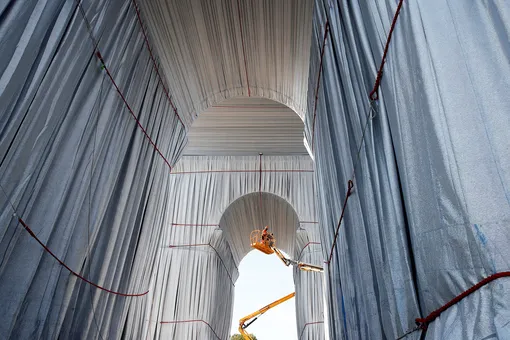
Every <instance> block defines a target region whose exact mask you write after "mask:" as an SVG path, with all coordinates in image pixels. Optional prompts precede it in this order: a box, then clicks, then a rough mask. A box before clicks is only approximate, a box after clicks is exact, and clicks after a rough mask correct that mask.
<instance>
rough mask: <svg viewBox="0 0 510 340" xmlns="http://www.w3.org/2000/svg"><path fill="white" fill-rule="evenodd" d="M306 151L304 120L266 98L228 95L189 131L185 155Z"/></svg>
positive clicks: (273, 153)
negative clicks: (227, 97)
mask: <svg viewBox="0 0 510 340" xmlns="http://www.w3.org/2000/svg"><path fill="white" fill-rule="evenodd" d="M259 153H263V154H264V155H305V154H307V151H306V149H305V147H304V145H303V122H302V121H301V119H300V118H299V116H298V115H297V114H296V113H295V112H294V111H292V110H291V109H290V108H288V107H287V106H285V105H283V104H280V103H277V102H275V101H272V100H269V99H265V98H253V97H251V98H249V97H240V98H234V99H228V100H226V101H223V102H221V103H220V104H218V105H213V106H212V107H210V108H208V109H207V110H206V111H204V112H203V113H202V114H200V116H199V117H198V119H196V120H195V122H194V123H193V125H192V126H191V128H190V129H189V131H188V145H187V146H186V148H185V149H184V155H196V156H199V155H231V156H237V155H258V154H259Z"/></svg>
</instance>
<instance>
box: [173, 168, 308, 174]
mask: <svg viewBox="0 0 510 340" xmlns="http://www.w3.org/2000/svg"><path fill="white" fill-rule="evenodd" d="M213 172H216V173H243V172H246V173H250V172H314V170H262V171H261V170H260V169H259V170H198V171H176V172H172V173H170V174H171V175H186V174H207V173H213Z"/></svg>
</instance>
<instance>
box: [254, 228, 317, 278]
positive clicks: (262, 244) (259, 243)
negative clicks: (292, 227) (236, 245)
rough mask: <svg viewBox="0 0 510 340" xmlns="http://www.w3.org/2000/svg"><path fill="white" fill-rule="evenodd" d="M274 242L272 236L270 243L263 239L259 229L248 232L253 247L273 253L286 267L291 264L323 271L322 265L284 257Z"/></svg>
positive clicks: (312, 270)
mask: <svg viewBox="0 0 510 340" xmlns="http://www.w3.org/2000/svg"><path fill="white" fill-rule="evenodd" d="M275 243H276V240H275V239H274V238H272V242H271V243H269V242H267V241H263V240H262V237H261V232H260V230H253V231H252V232H251V234H250V244H251V246H252V247H253V248H255V249H257V250H260V251H261V252H263V253H264V254H272V253H275V254H276V255H277V256H278V257H279V258H280V260H282V262H283V264H285V265H286V266H287V267H288V266H290V265H293V266H296V267H298V268H299V269H301V270H304V271H307V272H320V273H322V272H323V271H324V269H322V267H319V266H315V265H313V264H308V263H304V262H299V261H295V260H292V259H289V258H286V257H285V255H283V253H282V251H281V250H280V249H278V248H276V247H275V246H274V244H275Z"/></svg>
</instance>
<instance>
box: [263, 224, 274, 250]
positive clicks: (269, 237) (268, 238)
mask: <svg viewBox="0 0 510 340" xmlns="http://www.w3.org/2000/svg"><path fill="white" fill-rule="evenodd" d="M268 229H269V227H268V226H267V225H266V227H265V228H264V230H262V242H263V243H264V244H266V245H267V246H269V247H272V246H273V244H274V236H273V234H272V233H269V232H268Z"/></svg>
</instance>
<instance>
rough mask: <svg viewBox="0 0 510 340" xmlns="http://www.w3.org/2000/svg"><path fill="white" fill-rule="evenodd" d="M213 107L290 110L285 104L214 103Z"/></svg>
mask: <svg viewBox="0 0 510 340" xmlns="http://www.w3.org/2000/svg"><path fill="white" fill-rule="evenodd" d="M211 107H212V108H227V109H259V110H260V109H284V110H290V109H289V108H287V107H285V106H283V105H282V106H277V105H259V104H257V105H250V104H248V105H213V106H211Z"/></svg>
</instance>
